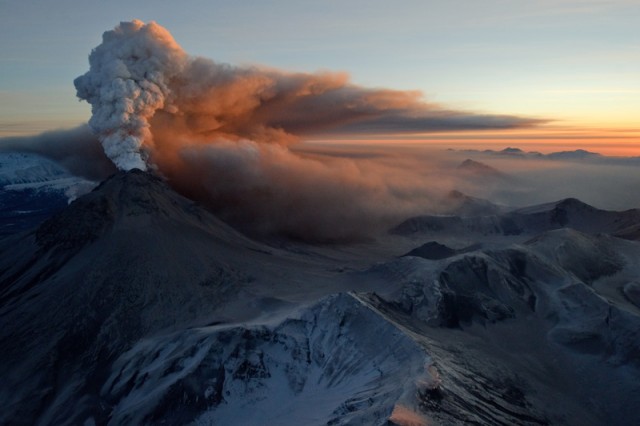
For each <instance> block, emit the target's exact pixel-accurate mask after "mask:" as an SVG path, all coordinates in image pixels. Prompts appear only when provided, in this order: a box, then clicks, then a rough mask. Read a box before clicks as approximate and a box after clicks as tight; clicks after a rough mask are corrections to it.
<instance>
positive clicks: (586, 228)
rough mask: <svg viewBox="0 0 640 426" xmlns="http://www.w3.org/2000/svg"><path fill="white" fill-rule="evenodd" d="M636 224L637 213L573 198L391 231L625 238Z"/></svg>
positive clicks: (431, 218) (425, 220)
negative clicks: (567, 232) (568, 232)
mask: <svg viewBox="0 0 640 426" xmlns="http://www.w3.org/2000/svg"><path fill="white" fill-rule="evenodd" d="M638 223H640V210H638V209H631V210H626V211H622V212H615V211H608V210H600V209H597V208H595V207H592V206H590V205H588V204H585V203H583V202H581V201H580V200H577V199H574V198H567V199H564V200H560V201H557V202H554V203H546V204H541V205H536V206H532V207H527V208H522V209H517V210H513V211H510V212H507V213H500V214H491V215H482V216H480V215H479V216H471V217H464V216H457V215H424V216H417V217H413V218H410V219H407V220H405V221H404V222H402V223H401V224H399V225H398V226H396V227H395V228H394V229H393V230H392V232H393V233H395V234H398V235H415V234H417V235H419V234H430V233H434V232H435V233H442V234H461V233H472V234H476V235H484V236H486V235H507V236H508V235H532V234H537V233H541V232H545V231H550V230H554V229H560V228H565V227H570V228H573V229H576V230H579V231H582V232H592V233H598V232H605V233H609V234H619V235H625V233H626V232H629V231H630V230H631V229H635V228H634V227H635V226H636V225H637V224H638Z"/></svg>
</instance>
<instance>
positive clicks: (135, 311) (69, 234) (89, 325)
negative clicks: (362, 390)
mask: <svg viewBox="0 0 640 426" xmlns="http://www.w3.org/2000/svg"><path fill="white" fill-rule="evenodd" d="M271 253H272V250H271V249H270V248H268V247H265V246H263V245H260V244H258V243H255V242H253V241H251V240H248V239H247V238H245V237H243V236H242V235H240V234H238V233H237V232H236V231H234V230H233V229H231V228H230V227H228V226H227V225H225V224H224V223H222V222H220V221H219V220H217V219H216V218H215V217H214V216H212V215H211V214H209V213H208V212H206V211H205V210H202V209H201V208H199V207H197V206H196V205H194V204H193V203H192V202H190V201H189V200H187V199H185V198H183V197H181V196H179V195H177V194H176V193H175V192H173V191H171V190H170V189H169V188H168V186H167V185H166V184H165V183H164V182H162V181H161V180H160V179H158V178H156V177H154V176H152V175H150V174H148V173H143V172H139V171H132V172H129V173H120V174H117V175H115V176H113V177H112V178H110V179H109V180H107V181H106V182H104V183H103V184H101V185H100V186H99V187H98V188H96V190H94V191H93V192H92V193H90V194H87V195H86V196H84V197H81V198H80V199H78V200H76V201H75V202H74V203H72V204H71V205H70V206H69V207H68V208H67V209H65V210H63V211H62V212H61V213H59V214H58V215H56V216H54V217H52V218H51V219H49V220H47V221H46V222H44V223H43V224H42V225H41V226H40V227H39V228H38V229H37V230H35V231H32V232H29V233H26V234H18V235H16V236H15V237H10V238H6V239H4V240H1V241H0V259H1V260H0V283H1V287H0V317H1V318H2V322H3V324H5V325H6V326H4V327H2V328H1V329H0V347H2V348H3V349H2V351H1V353H0V358H1V359H0V376H1V377H3V380H2V384H1V385H0V403H2V404H3V406H2V410H1V413H2V414H1V415H0V416H1V418H0V423H3V422H9V423H13V424H16V422H17V423H18V424H19V423H25V424H31V423H33V422H34V419H36V418H39V417H41V416H45V417H47V416H52V415H54V414H53V413H52V412H51V410H57V411H55V416H54V417H55V418H63V417H64V416H66V415H68V414H69V415H70V414H71V413H72V412H81V411H82V409H83V408H82V407H86V409H87V410H95V409H96V407H98V406H99V404H98V403H97V400H95V398H96V395H97V393H98V391H99V388H100V386H101V385H100V383H101V380H103V379H104V375H105V374H106V370H105V369H106V368H107V366H108V365H109V364H110V362H112V361H113V360H114V359H115V357H116V356H117V355H118V354H119V353H121V352H122V351H124V350H126V349H127V348H129V347H130V346H131V345H132V344H133V343H134V342H136V341H137V340H138V339H140V338H142V337H144V336H148V335H151V334H153V333H156V332H158V331H160V330H166V329H170V328H174V329H175V328H183V327H187V326H191V325H196V324H206V323H208V322H211V321H221V320H229V319H233V318H241V317H243V316H247V315H249V316H250V315H253V314H255V313H256V312H259V311H260V304H261V303H263V302H261V300H262V298H261V297H259V296H252V295H251V294H250V292H251V290H247V288H248V287H251V288H260V287H265V288H277V286H278V285H281V284H280V283H281V282H282V281H284V282H286V283H287V284H288V285H290V286H291V287H296V284H297V283H298V282H300V281H305V280H307V281H308V279H307V278H302V276H303V275H304V273H309V274H313V265H310V264H302V266H300V267H299V270H300V271H303V272H300V274H299V275H297V274H298V272H297V269H296V262H295V261H290V260H288V259H286V257H284V256H272V255H271ZM283 264H284V265H287V267H283V266H282V265H283ZM305 271H308V272H305ZM322 279H323V277H322V276H320V277H315V281H316V282H318V281H320V282H321V281H322ZM273 300H274V302H269V303H271V304H274V303H275V304H276V305H278V303H279V302H276V299H273ZM236 301H237V303H239V304H240V305H239V306H237V307H236V308H233V306H235V305H234V304H233V303H234V302H236ZM223 302H226V303H224V304H223ZM78 395H84V399H83V400H80V399H79V397H78ZM85 399H86V400H85ZM60 410H62V411H60ZM65 410H66V411H65ZM67 411H68V412H67Z"/></svg>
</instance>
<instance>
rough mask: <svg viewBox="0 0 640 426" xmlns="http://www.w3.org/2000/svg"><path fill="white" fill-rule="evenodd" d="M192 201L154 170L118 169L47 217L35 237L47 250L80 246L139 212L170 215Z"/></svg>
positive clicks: (138, 214)
mask: <svg viewBox="0 0 640 426" xmlns="http://www.w3.org/2000/svg"><path fill="white" fill-rule="evenodd" d="M190 204H191V202H190V201H189V200H187V199H185V198H184V197H182V196H180V195H178V194H177V193H175V192H174V191H173V190H172V189H171V188H169V186H168V185H167V184H166V183H165V182H164V181H163V180H162V179H161V178H160V177H158V176H156V175H154V174H152V173H149V172H143V171H141V170H138V169H133V170H131V171H128V172H118V173H116V174H114V175H112V176H111V177H109V178H108V179H106V180H105V181H104V182H102V183H101V184H100V185H98V186H97V187H96V188H95V189H94V190H93V191H91V192H90V193H88V194H86V195H84V196H82V197H80V198H78V199H77V200H75V201H74V202H73V203H71V204H70V205H69V206H68V207H67V208H66V209H64V210H63V211H61V212H60V213H58V214H57V215H55V216H53V217H51V218H49V219H48V220H46V221H45V222H44V223H43V224H42V225H40V227H39V228H38V229H37V231H36V240H37V242H38V244H39V246H40V247H41V248H43V249H45V250H46V249H50V248H52V247H54V246H55V247H60V248H63V249H71V248H80V247H82V246H84V245H85V244H87V243H89V242H92V241H94V240H95V239H97V238H98V237H99V236H100V235H103V234H104V233H105V232H106V231H107V230H108V229H110V228H111V227H112V226H113V225H114V224H115V223H116V222H121V221H128V220H132V218H135V217H138V216H149V215H152V216H153V215H158V216H163V215H164V216H169V215H170V211H171V210H175V209H176V207H178V208H179V209H180V207H186V206H187V205H190Z"/></svg>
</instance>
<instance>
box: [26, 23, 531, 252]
mask: <svg viewBox="0 0 640 426" xmlns="http://www.w3.org/2000/svg"><path fill="white" fill-rule="evenodd" d="M89 64H90V69H89V71H88V72H87V73H86V74H84V75H82V76H80V77H78V78H77V79H76V80H75V81H74V84H75V87H76V89H77V95H78V97H79V98H81V99H83V100H86V101H87V102H89V103H90V104H91V107H92V117H91V119H90V121H89V127H90V128H91V130H92V132H93V134H94V135H95V136H94V137H90V136H89V135H87V134H86V129H85V128H82V129H77V130H75V131H74V132H76V133H78V134H77V135H75V136H74V137H71V138H69V137H67V135H64V134H60V133H58V134H56V135H55V136H57V137H59V138H60V139H61V140H65V142H63V143H62V144H60V145H59V146H54V144H53V143H49V142H48V141H49V139H50V137H51V135H42V136H39V137H36V138H32V139H30V140H26V141H25V146H27V145H30V146H32V149H33V150H38V149H39V150H41V151H42V152H44V153H45V155H47V156H49V157H50V158H54V157H56V156H57V158H55V159H59V160H60V161H61V162H63V164H64V163H65V162H66V165H68V167H69V169H70V170H71V171H75V172H76V173H78V174H82V175H83V176H87V175H88V174H92V173H93V174H94V175H95V176H98V175H100V176H101V175H103V174H104V172H105V171H106V170H107V169H109V168H108V167H106V166H105V165H104V162H105V161H104V159H105V155H106V157H108V158H109V159H110V160H111V161H112V162H113V164H115V167H117V168H118V169H120V170H130V169H133V168H139V169H143V170H147V169H152V170H156V171H157V172H159V173H161V174H163V175H165V176H166V177H168V179H169V182H170V183H171V184H172V185H173V186H174V187H175V188H177V189H178V190H179V191H181V192H182V193H184V194H186V195H189V196H191V197H193V198H195V199H197V200H199V201H201V202H202V203H204V204H206V205H208V206H209V207H210V208H211V209H212V210H214V211H215V212H217V213H218V214H219V215H220V216H222V217H224V218H225V219H226V220H228V221H230V222H232V223H234V224H236V225H238V226H240V227H241V228H243V229H245V230H247V231H249V232H256V233H260V234H274V233H276V234H286V235H289V236H293V237H296V238H302V239H308V240H321V241H330V240H342V239H351V238H356V237H359V236H364V235H366V234H368V233H369V232H370V231H371V230H372V229H374V228H376V227H381V226H383V225H382V224H385V223H387V222H388V221H393V220H397V219H398V217H399V216H402V215H407V214H411V213H417V212H419V211H423V210H424V209H425V208H427V207H429V206H432V205H433V193H434V188H437V189H440V187H441V186H443V183H442V182H443V181H446V180H447V179H446V178H445V177H442V176H440V177H439V179H437V182H438V183H437V184H436V183H435V182H436V179H431V176H427V177H425V176H424V173H422V172H420V173H415V172H409V171H407V170H404V169H403V167H404V165H402V161H399V162H398V163H395V164H389V163H386V162H385V161H383V160H384V159H383V160H381V159H378V160H380V161H373V160H369V159H357V158H352V159H348V158H335V157H334V158H332V157H330V156H323V155H312V154H309V153H307V154H305V153H301V152H300V151H296V149H295V147H296V146H298V142H300V141H302V140H304V138H306V137H309V136H311V135H320V134H322V135H341V134H398V133H416V132H429V131H443V130H461V129H465V130H469V129H504V128H519V127H528V126H535V125H538V124H540V123H541V121H539V120H534V119H527V118H522V117H515V116H501V115H487V114H476V113H471V112H464V111H454V110H449V109H446V108H443V107H441V106H439V105H436V104H432V103H428V102H425V101H424V100H423V98H422V95H421V93H420V92H415V91H398V90H389V89H371V88H364V87H360V86H357V85H355V84H352V83H350V82H349V78H348V75H347V74H345V73H334V72H318V73H289V72H285V71H280V70H275V69H270V68H265V67H257V66H256V67H236V66H231V65H228V64H221V63H216V62H214V61H211V60H209V59H205V58H200V57H192V56H189V55H188V54H187V53H186V52H184V50H183V49H182V48H181V47H180V46H179V45H178V44H177V43H176V41H175V40H174V39H173V37H172V36H171V34H170V33H169V32H168V31H167V30H166V29H164V28H162V27H161V26H160V25H158V24H156V23H154V22H150V23H148V24H145V23H143V22H141V21H137V20H135V21H132V22H123V23H121V24H120V25H118V26H117V27H116V28H115V29H113V30H111V31H107V32H105V33H104V35H103V41H102V44H100V45H99V46H98V47H96V48H95V49H94V50H93V51H92V52H91V55H90V56H89ZM38 138H40V139H38ZM83 139H84V140H86V142H87V146H83V147H80V146H78V147H77V151H76V152H68V150H67V149H66V148H65V146H66V147H76V145H77V144H76V142H78V143H79V142H80V141H81V140H83ZM97 141H99V144H98V143H97ZM56 145H57V144H56ZM98 145H101V146H102V148H103V150H104V155H102V157H101V156H99V155H97V154H96V152H95V149H96V146H98ZM56 150H59V152H58V151H56ZM67 157H68V158H67ZM79 157H84V163H83V161H82V160H80V159H79ZM94 162H95V163H94ZM90 164H95V166H94V167H96V169H97V170H96V171H94V172H91V171H90V170H89V169H91V167H92V166H90ZM425 167H429V166H428V162H426V163H422V164H421V165H419V166H418V169H420V168H425Z"/></svg>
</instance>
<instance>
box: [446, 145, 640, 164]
mask: <svg viewBox="0 0 640 426" xmlns="http://www.w3.org/2000/svg"><path fill="white" fill-rule="evenodd" d="M448 151H450V152H457V153H462V154H467V155H474V156H491V157H502V158H522V159H539V160H557V161H585V162H598V163H606V164H620V165H640V157H615V156H605V155H602V154H599V153H597V152H591V151H587V150H584V149H576V150H572V151H558V152H551V153H548V154H542V153H540V152H537V151H524V150H522V149H520V148H511V147H509V148H505V149H502V150H492V149H484V150H479V149H461V150H456V149H453V148H450V149H449V150H448Z"/></svg>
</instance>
